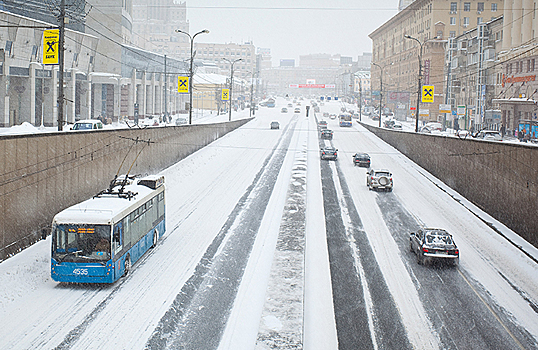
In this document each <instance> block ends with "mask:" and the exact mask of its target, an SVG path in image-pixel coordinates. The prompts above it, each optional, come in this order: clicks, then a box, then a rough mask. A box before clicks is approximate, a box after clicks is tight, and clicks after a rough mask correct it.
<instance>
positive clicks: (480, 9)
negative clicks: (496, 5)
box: [476, 2, 484, 12]
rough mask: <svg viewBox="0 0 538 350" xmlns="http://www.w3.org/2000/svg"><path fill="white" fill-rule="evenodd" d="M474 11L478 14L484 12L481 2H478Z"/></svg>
mask: <svg viewBox="0 0 538 350" xmlns="http://www.w3.org/2000/svg"><path fill="white" fill-rule="evenodd" d="M476 10H477V11H478V12H482V11H484V3H483V2H478V3H477V4H476Z"/></svg>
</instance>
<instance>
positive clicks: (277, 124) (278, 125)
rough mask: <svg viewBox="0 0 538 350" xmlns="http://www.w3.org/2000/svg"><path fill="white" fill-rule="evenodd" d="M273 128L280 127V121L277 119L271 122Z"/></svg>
mask: <svg viewBox="0 0 538 350" xmlns="http://www.w3.org/2000/svg"><path fill="white" fill-rule="evenodd" d="M271 129H280V123H279V122H277V121H273V122H271Z"/></svg>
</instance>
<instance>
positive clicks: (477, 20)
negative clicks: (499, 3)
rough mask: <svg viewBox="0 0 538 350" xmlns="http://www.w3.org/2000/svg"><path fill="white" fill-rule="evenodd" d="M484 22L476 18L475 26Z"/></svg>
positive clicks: (480, 18)
mask: <svg viewBox="0 0 538 350" xmlns="http://www.w3.org/2000/svg"><path fill="white" fill-rule="evenodd" d="M483 22H484V19H483V18H482V17H476V24H477V25H478V24H482V23H483Z"/></svg>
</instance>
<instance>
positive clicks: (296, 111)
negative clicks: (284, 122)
mask: <svg viewBox="0 0 538 350" xmlns="http://www.w3.org/2000/svg"><path fill="white" fill-rule="evenodd" d="M293 113H301V109H300V108H299V107H297V108H295V110H294V111H293Z"/></svg>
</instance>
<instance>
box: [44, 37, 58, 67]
mask: <svg viewBox="0 0 538 350" xmlns="http://www.w3.org/2000/svg"><path fill="white" fill-rule="evenodd" d="M59 43H60V29H47V30H44V31H43V64H60V54H59V52H58V49H59V46H60V44H59Z"/></svg>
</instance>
